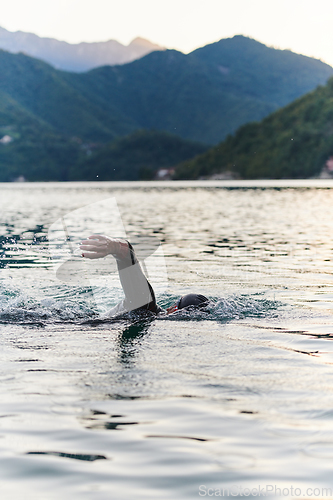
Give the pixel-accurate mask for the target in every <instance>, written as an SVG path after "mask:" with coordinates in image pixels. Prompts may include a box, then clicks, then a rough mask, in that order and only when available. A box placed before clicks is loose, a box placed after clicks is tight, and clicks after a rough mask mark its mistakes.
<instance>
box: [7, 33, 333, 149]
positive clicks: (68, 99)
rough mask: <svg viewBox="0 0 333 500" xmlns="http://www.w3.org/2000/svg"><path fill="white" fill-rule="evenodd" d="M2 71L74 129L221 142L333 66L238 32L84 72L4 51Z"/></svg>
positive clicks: (17, 93) (35, 106) (85, 135)
mask: <svg viewBox="0 0 333 500" xmlns="http://www.w3.org/2000/svg"><path fill="white" fill-rule="evenodd" d="M0 75H1V76H0V91H1V90H2V91H3V92H5V93H6V94H7V95H8V96H9V97H10V98H12V99H14V100H15V101H16V102H17V103H19V104H20V105H21V106H23V107H24V108H25V109H26V110H27V111H29V112H30V113H32V114H34V115H35V116H36V117H38V118H39V119H42V120H44V121H45V122H47V123H48V124H49V125H50V126H52V127H53V128H54V130H56V131H57V132H59V133H61V134H64V135H67V136H78V137H80V138H81V139H83V140H86V141H94V142H95V141H99V142H108V141H110V140H113V139H115V138H116V137H120V136H125V135H128V134H130V133H132V132H134V131H135V130H139V129H154V130H163V131H166V132H169V133H172V134H176V135H179V136H180V137H182V138H183V139H188V140H194V141H198V142H201V143H205V144H216V143H218V142H220V141H221V140H222V139H223V138H225V137H226V136H227V135H228V134H230V133H233V132H234V131H236V130H237V128H239V126H241V125H242V124H244V123H248V122H250V121H259V120H261V119H262V118H263V117H265V116H267V115H268V114H270V113H271V112H272V111H274V110H276V109H278V108H279V107H281V106H284V105H286V104H288V103H289V102H291V101H292V100H293V99H295V98H297V97H300V96H301V95H303V94H305V93H306V92H309V91H311V90H313V89H314V88H315V87H316V86H317V85H319V84H324V83H326V81H327V79H328V78H329V77H330V76H332V75H333V68H331V67H330V66H328V65H327V64H324V63H322V62H321V61H318V60H315V59H311V58H309V57H305V56H301V55H298V54H294V53H292V52H290V51H281V50H276V49H272V48H268V47H266V46H265V45H263V44H261V43H259V42H256V41H255V40H252V39H249V38H245V37H242V36H236V37H234V38H231V39H226V40H221V41H220V42H217V43H215V44H211V45H209V46H207V47H204V48H203V49H199V50H196V51H194V52H192V53H190V54H188V55H184V54H182V53H181V52H177V51H175V50H166V51H162V52H161V51H160V52H152V53H150V54H148V55H147V56H145V57H143V58H141V59H139V60H136V61H133V62H131V63H129V64H125V65H121V66H103V67H101V68H97V69H94V70H91V71H89V72H86V73H80V74H79V73H69V72H65V71H59V70H56V69H54V68H52V67H51V66H49V65H48V64H46V63H43V62H42V61H40V60H37V59H33V58H31V57H28V56H25V55H24V54H10V53H8V52H4V51H0Z"/></svg>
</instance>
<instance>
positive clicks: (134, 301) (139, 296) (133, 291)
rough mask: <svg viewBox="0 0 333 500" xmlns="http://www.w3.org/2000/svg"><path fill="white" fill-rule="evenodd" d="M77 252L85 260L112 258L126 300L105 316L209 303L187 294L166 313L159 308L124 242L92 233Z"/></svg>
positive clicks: (203, 298)
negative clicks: (114, 261) (79, 251)
mask: <svg viewBox="0 0 333 500" xmlns="http://www.w3.org/2000/svg"><path fill="white" fill-rule="evenodd" d="M80 249H81V250H82V257H84V258H87V259H101V258H103V257H106V256H107V255H112V256H113V257H114V258H115V260H116V262H117V267H118V273H119V278H120V282H121V285H122V287H123V291H124V294H125V298H124V300H122V301H121V302H120V303H119V304H118V305H116V306H115V307H114V308H112V309H111V311H109V313H108V317H111V316H119V315H122V314H124V313H127V312H131V311H135V312H142V311H150V312H151V313H153V314H156V315H160V314H161V315H163V314H171V313H174V312H176V311H178V310H180V309H185V308H189V307H191V306H192V307H196V308H198V307H204V306H206V305H207V304H208V302H209V300H208V298H207V297H205V296H204V295H198V294H195V293H189V294H187V295H184V296H183V297H180V299H178V300H177V302H175V304H173V305H172V306H171V307H169V308H168V309H167V310H164V309H162V308H161V307H160V306H159V305H158V304H157V303H156V298H155V294H154V290H153V288H152V286H151V284H150V283H149V281H148V280H147V278H146V277H145V275H144V273H143V271H142V269H141V266H140V263H139V261H138V259H137V257H136V255H135V252H134V249H133V247H132V245H131V244H130V243H129V242H128V241H126V240H123V239H118V238H110V237H109V236H104V235H100V234H94V235H92V236H89V237H88V239H86V240H84V241H82V243H81V245H80Z"/></svg>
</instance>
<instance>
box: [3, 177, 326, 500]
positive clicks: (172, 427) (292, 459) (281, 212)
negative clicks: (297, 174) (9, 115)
mask: <svg viewBox="0 0 333 500" xmlns="http://www.w3.org/2000/svg"><path fill="white" fill-rule="evenodd" d="M109 199H112V200H113V201H115V202H116V203H117V207H118V211H119V212H118V215H117V216H119V217H120V219H119V220H120V221H121V223H122V224H123V226H122V231H125V233H126V235H127V237H128V238H129V239H130V240H131V241H133V243H135V242H139V243H138V247H137V248H138V250H139V251H140V248H141V247H140V241H142V240H144V239H145V238H148V240H149V238H150V240H149V241H151V242H154V241H155V242H158V241H160V242H162V249H163V254H164V259H163V258H162V257H161V256H160V260H159V262H160V263H161V266H162V267H161V269H162V268H163V263H165V265H166V268H165V269H164V268H163V272H162V271H161V274H159V270H158V269H157V270H156V269H155V271H154V272H153V276H152V281H154V280H155V281H156V287H157V288H156V289H157V293H158V300H159V302H160V303H161V304H162V305H164V306H165V305H168V304H170V303H172V301H173V300H174V298H175V297H178V296H180V295H183V294H185V293H189V292H192V291H193V292H198V293H203V294H205V295H207V296H209V297H210V299H211V300H212V302H211V308H210V313H209V314H208V313H205V314H204V313H202V314H201V313H195V314H194V315H192V316H190V315H186V314H183V315H177V314H176V315H174V316H170V317H168V318H157V319H155V320H153V321H149V320H146V321H141V322H133V321H131V319H122V320H116V321H113V322H112V321H111V322H110V321H109V322H103V321H102V322H96V321H95V322H94V321H91V322H89V320H91V319H94V318H96V316H97V315H98V312H99V311H100V309H101V307H102V308H103V307H107V306H109V305H110V306H111V305H113V304H115V303H116V302H117V301H118V300H119V297H120V295H121V289H120V287H119V283H118V282H117V274H116V271H115V268H114V265H113V263H112V259H110V261H107V259H105V261H103V262H104V264H103V265H104V266H110V268H109V270H110V277H111V278H112V280H111V281H112V283H113V284H112V285H105V284H104V285H103V284H102V285H100V286H99V287H98V286H97V287H95V291H96V290H97V291H98V293H99V295H98V293H97V292H96V294H94V292H93V290H94V287H93V288H92V287H91V286H90V285H89V282H86V281H83V282H82V283H80V282H73V283H71V282H66V281H64V280H62V281H61V280H59V279H58V278H57V277H56V274H55V270H54V260H52V259H50V253H49V250H50V249H51V253H52V246H51V247H48V242H47V238H48V230H49V228H50V227H51V226H52V224H54V222H55V221H56V220H59V218H60V220H69V219H68V217H69V218H70V217H71V215H70V214H73V213H75V214H76V215H75V217H74V216H73V217H74V218H73V220H74V221H75V225H74V226H75V227H74V226H72V227H71V228H69V231H70V233H71V234H70V235H69V237H70V238H72V239H73V240H75V238H77V239H79V238H83V237H86V236H88V234H89V232H90V231H91V230H95V229H96V230H97V231H98V232H103V233H106V234H108V232H110V230H112V224H111V222H112V221H109V220H108V218H107V212H103V213H101V214H100V217H98V214H97V215H96V209H90V208H89V207H90V206H92V205H91V204H95V203H100V202H102V204H103V203H104V202H103V200H109ZM88 205H89V207H88V208H87V206H88ZM96 206H98V205H95V208H96ZM82 207H86V208H84V210H83V211H82V210H81V211H78V212H73V211H76V210H77V209H79V208H82ZM0 212H1V226H0V228H1V229H0V230H1V233H0V236H1V247H0V332H1V344H2V363H1V368H0V400H1V410H0V447H1V453H0V481H1V483H0V484H1V489H0V491H1V499H7V498H8V499H21V498H25V499H34V500H35V499H43V500H45V499H59V498H66V499H67V498H68V499H74V500H75V499H94V500H95V499H96V500H106V499H107V500H109V499H115V500H118V499H119V500H125V499H130V498H133V499H144V500H147V499H195V498H202V497H206V498H208V497H209V496H214V497H216V496H218V495H221V496H222V495H223V493H224V496H230V497H237V496H238V497H243V496H247V497H250V498H254V497H258V496H264V494H266V496H268V497H271V498H291V497H293V498H294V497H298V498H330V497H333V484H332V483H333V481H332V459H333V366H332V363H333V349H332V347H333V343H332V340H333V338H332V337H333V316H332V312H333V256H332V255H333V254H332V252H333V241H332V234H333V184H332V182H330V181H293V182H291V181H290V182H289V181H280V182H276V183H274V182H260V183H259V182H257V183H255V182H252V183H251V182H249V183H246V182H243V183H242V182H230V183H227V182H219V181H216V182H198V183H194V182H179V183H176V182H173V183H171V182H170V183H137V184H135V183H118V184H116V183H86V184H84V183H77V184H74V183H68V184H1V185H0ZM68 214H69V215H68ZM61 217H63V219H61ZM66 217H67V219H66ZM118 222H119V221H118ZM110 224H111V225H110ZM93 232H94V231H93ZM73 235H74V236H75V237H74V236H73ZM75 252H76V247H75V248H74V253H75ZM100 262H101V265H102V261H100ZM105 262H106V263H107V264H105ZM106 269H108V267H106ZM104 271H105V269H104ZM89 272H91V273H93V272H94V270H93V269H90V270H89V269H88V274H89ZM154 273H155V274H154ZM166 273H167V274H166ZM106 274H107V273H106ZM88 278H89V276H88ZM103 283H104V282H103ZM166 285H167V288H166ZM101 297H102V298H101ZM258 488H260V489H259V490H258ZM330 488H331V489H332V491H331V492H330V491H329V489H330ZM223 489H224V492H223Z"/></svg>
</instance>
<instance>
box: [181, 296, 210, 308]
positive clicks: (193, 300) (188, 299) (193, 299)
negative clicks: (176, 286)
mask: <svg viewBox="0 0 333 500" xmlns="http://www.w3.org/2000/svg"><path fill="white" fill-rule="evenodd" d="M208 302H209V299H207V297H205V296H204V295H200V294H197V293H188V294H187V295H184V297H182V298H181V299H180V300H179V302H178V309H183V308H184V307H188V306H196V307H203V306H205V305H207V304H208Z"/></svg>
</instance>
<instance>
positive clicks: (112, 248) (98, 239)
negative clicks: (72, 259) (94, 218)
mask: <svg viewBox="0 0 333 500" xmlns="http://www.w3.org/2000/svg"><path fill="white" fill-rule="evenodd" d="M80 249H81V250H82V257H85V258H87V259H101V258H103V257H106V256H107V255H113V256H114V257H115V258H116V259H123V258H126V256H127V255H128V252H129V248H128V243H127V241H122V240H119V239H118V238H110V237H109V236H104V235H101V234H93V235H92V236H89V237H88V239H86V240H84V241H82V243H81V245H80Z"/></svg>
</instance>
